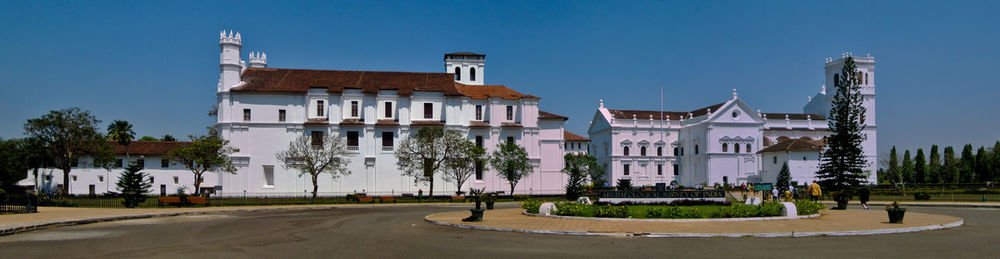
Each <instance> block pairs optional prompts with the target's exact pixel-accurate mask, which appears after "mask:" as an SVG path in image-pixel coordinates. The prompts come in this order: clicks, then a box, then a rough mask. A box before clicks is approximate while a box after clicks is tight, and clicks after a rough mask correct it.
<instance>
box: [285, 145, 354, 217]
mask: <svg viewBox="0 0 1000 259" xmlns="http://www.w3.org/2000/svg"><path fill="white" fill-rule="evenodd" d="M275 158H277V159H278V161H282V162H284V163H283V166H284V167H285V168H291V169H295V170H298V171H299V175H300V176H301V175H309V176H310V177H311V178H312V184H313V190H312V200H311V201H310V203H315V202H316V191H317V190H319V175H320V174H330V175H331V176H332V177H333V178H334V179H336V178H338V177H340V176H342V175H348V174H350V173H351V171H350V170H347V165H348V163H349V162H350V161H349V160H348V159H347V143H346V142H345V141H344V138H341V137H337V136H333V135H330V136H326V137H323V139H322V140H321V141H320V140H313V139H312V137H311V136H300V137H298V138H296V139H295V140H293V141H292V142H291V143H289V144H288V149H286V150H284V151H281V152H278V153H277V154H275Z"/></svg>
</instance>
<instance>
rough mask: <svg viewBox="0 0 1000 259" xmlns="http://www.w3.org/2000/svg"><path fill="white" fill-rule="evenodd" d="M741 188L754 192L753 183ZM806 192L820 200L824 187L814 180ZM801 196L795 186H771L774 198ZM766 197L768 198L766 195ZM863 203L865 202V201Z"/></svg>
mask: <svg viewBox="0 0 1000 259" xmlns="http://www.w3.org/2000/svg"><path fill="white" fill-rule="evenodd" d="M740 189H741V190H743V192H744V193H747V192H750V193H752V192H754V186H753V184H749V185H748V184H746V183H744V184H741V185H740ZM806 194H807V195H809V198H810V199H812V201H819V198H820V197H821V196H823V189H822V188H820V186H819V183H817V182H816V181H813V182H812V184H810V185H809V186H808V187H807V188H806ZM800 196H801V195H800V194H799V190H798V189H796V188H795V187H794V186H788V188H786V189H785V190H780V189H778V188H771V198H772V199H773V200H778V199H779V198H784V200H792V199H798V198H799V197H800ZM765 198H767V197H766V195H765ZM862 200H865V201H866V200H867V197H865V198H863V199H862ZM862 204H864V202H863V203H862ZM866 209H867V207H866Z"/></svg>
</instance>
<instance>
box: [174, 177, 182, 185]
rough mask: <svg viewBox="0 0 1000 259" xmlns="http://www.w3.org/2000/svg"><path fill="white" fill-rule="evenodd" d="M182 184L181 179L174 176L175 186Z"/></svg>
mask: <svg viewBox="0 0 1000 259" xmlns="http://www.w3.org/2000/svg"><path fill="white" fill-rule="evenodd" d="M180 182H181V178H180V177H177V176H174V184H179V183H180Z"/></svg>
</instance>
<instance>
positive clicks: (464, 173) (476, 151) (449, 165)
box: [443, 138, 486, 191]
mask: <svg viewBox="0 0 1000 259" xmlns="http://www.w3.org/2000/svg"><path fill="white" fill-rule="evenodd" d="M455 144H456V145H455V149H454V150H453V152H452V153H453V154H454V155H453V156H451V158H449V159H447V160H446V161H445V163H444V167H443V169H444V180H445V181H447V182H451V183H454V184H455V190H458V191H461V190H462V184H464V183H465V182H466V181H468V180H469V177H472V175H473V174H475V173H476V166H477V165H481V164H482V161H484V160H486V150H485V149H483V148H482V147H479V146H476V143H475V142H472V141H470V140H468V139H465V138H463V139H461V140H458V143H455ZM481 169H482V170H486V169H485V168H481Z"/></svg>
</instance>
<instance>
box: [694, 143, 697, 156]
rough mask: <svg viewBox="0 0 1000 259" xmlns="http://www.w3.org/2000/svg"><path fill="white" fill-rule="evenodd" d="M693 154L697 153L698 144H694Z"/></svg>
mask: <svg viewBox="0 0 1000 259" xmlns="http://www.w3.org/2000/svg"><path fill="white" fill-rule="evenodd" d="M694 154H695V155H697V154H698V145H694Z"/></svg>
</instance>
